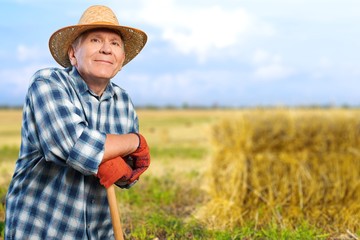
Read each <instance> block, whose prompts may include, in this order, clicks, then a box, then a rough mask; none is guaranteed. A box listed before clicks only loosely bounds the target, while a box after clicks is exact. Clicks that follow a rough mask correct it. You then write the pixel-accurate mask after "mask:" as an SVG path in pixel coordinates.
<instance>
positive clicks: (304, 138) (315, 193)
mask: <svg viewBox="0 0 360 240" xmlns="http://www.w3.org/2000/svg"><path fill="white" fill-rule="evenodd" d="M212 141H213V151H214V153H213V157H212V163H211V168H210V169H209V175H208V178H209V188H208V189H209V195H210V197H211V200H210V201H209V202H208V203H207V204H206V205H205V206H204V207H203V208H202V209H201V210H200V211H199V212H198V216H200V217H201V218H202V219H203V220H204V221H206V222H207V223H208V224H209V225H212V226H216V227H218V228H232V227H235V226H243V225H247V224H249V223H251V224H254V225H255V226H263V225H267V224H272V223H274V222H275V223H277V224H279V225H280V226H282V227H296V225H297V224H300V223H302V222H304V221H307V222H309V223H311V224H313V225H315V226H318V227H322V228H325V229H329V230H333V231H341V230H346V229H350V230H356V229H359V227H360V222H359V219H360V113H359V112H358V111H355V110H353V111H351V110H348V111H330V110H327V111H325V110H324V111H323V110H316V111H315V110H314V111H309V110H308V111H300V110H298V111H294V110H293V111H289V110H277V111H270V110H269V111H248V112H244V114H243V115H242V116H241V117H240V118H237V119H225V120H223V121H220V122H219V123H217V124H216V125H214V126H213V129H212Z"/></svg>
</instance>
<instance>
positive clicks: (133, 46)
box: [49, 23, 147, 67]
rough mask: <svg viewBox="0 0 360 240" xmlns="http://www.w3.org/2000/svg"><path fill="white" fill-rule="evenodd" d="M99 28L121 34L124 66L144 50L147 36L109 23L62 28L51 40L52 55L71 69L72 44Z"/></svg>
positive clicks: (141, 32)
mask: <svg viewBox="0 0 360 240" xmlns="http://www.w3.org/2000/svg"><path fill="white" fill-rule="evenodd" d="M98 28H106V29H110V30H114V31H117V32H119V33H120V35H121V37H122V40H123V42H124V48H125V60H124V63H123V66H125V65H126V64H127V63H128V62H130V61H131V60H132V59H133V58H134V57H136V55H138V54H139V52H140V51H141V50H142V49H143V47H144V46H145V44H146V41H147V35H146V34H145V33H144V32H143V31H141V30H139V29H136V28H131V27H126V26H120V25H112V24H109V23H99V24H84V25H73V26H68V27H64V28H61V29H59V30H57V31H56V32H54V33H53V34H52V35H51V37H50V39H49V48H50V52H51V55H52V56H53V58H54V59H55V60H56V62H57V63H59V64H60V65H61V66H63V67H70V66H71V63H70V60H69V57H68V50H69V48H70V46H71V44H72V43H73V42H74V41H75V39H76V38H77V37H79V36H80V35H81V34H82V33H84V32H86V31H89V30H92V29H98Z"/></svg>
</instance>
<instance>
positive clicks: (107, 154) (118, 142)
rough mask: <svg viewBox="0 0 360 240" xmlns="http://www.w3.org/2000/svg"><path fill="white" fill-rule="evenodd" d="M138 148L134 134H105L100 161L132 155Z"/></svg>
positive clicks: (137, 141) (136, 137)
mask: <svg viewBox="0 0 360 240" xmlns="http://www.w3.org/2000/svg"><path fill="white" fill-rule="evenodd" d="M138 146H139V138H138V136H137V135H136V134H133V133H130V134H107V135H106V140H105V150H104V156H103V159H102V161H103V162H104V161H107V160H109V159H112V158H115V157H118V156H121V157H124V156H127V155H129V154H131V153H133V152H134V151H135V150H136V149H137V147H138Z"/></svg>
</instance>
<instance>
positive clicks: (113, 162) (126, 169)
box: [97, 157, 132, 188]
mask: <svg viewBox="0 0 360 240" xmlns="http://www.w3.org/2000/svg"><path fill="white" fill-rule="evenodd" d="M97 177H98V178H99V179H100V183H101V184H102V185H103V186H104V187H105V188H109V187H110V186H111V185H113V184H114V183H115V182H117V181H118V180H120V181H128V180H129V179H130V177H132V169H131V168H130V166H129V165H127V164H126V162H125V161H124V159H123V158H121V157H116V158H113V159H110V160H108V161H106V162H103V163H101V164H100V166H99V170H98V173H97Z"/></svg>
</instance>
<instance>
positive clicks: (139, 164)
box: [129, 133, 150, 184]
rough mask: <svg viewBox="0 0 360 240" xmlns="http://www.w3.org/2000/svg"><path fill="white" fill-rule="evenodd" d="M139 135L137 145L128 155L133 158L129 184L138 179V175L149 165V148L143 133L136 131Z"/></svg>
mask: <svg viewBox="0 0 360 240" xmlns="http://www.w3.org/2000/svg"><path fill="white" fill-rule="evenodd" d="M136 135H138V137H139V147H138V148H137V149H136V151H135V152H133V153H132V154H130V155H129V156H130V157H131V158H132V159H133V167H132V168H133V172H132V175H131V178H130V180H129V184H131V183H133V182H134V181H136V180H138V179H139V177H140V175H141V174H142V173H143V172H145V171H146V169H148V167H149V165H150V150H149V146H148V144H147V142H146V140H145V138H144V137H143V135H141V134H139V133H136Z"/></svg>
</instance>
